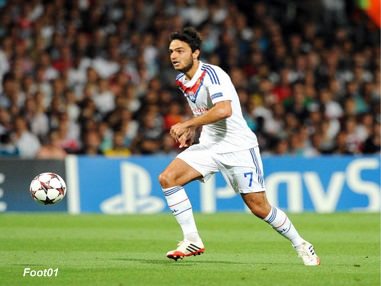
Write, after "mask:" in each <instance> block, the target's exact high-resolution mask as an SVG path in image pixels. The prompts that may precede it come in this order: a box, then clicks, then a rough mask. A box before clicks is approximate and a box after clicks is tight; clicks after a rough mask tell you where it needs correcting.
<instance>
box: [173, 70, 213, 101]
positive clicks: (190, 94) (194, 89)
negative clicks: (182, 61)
mask: <svg viewBox="0 0 381 286" xmlns="http://www.w3.org/2000/svg"><path fill="white" fill-rule="evenodd" d="M205 74H206V71H203V72H202V74H201V75H200V77H199V78H198V79H197V81H196V82H195V84H194V85H193V86H190V87H187V86H185V84H183V83H182V81H180V80H179V79H178V80H176V85H177V86H178V87H179V88H180V90H181V91H182V92H183V94H184V96H186V97H187V98H188V99H189V100H190V101H192V102H193V103H195V102H196V100H197V95H198V92H199V91H200V88H201V86H202V83H203V81H204V77H205Z"/></svg>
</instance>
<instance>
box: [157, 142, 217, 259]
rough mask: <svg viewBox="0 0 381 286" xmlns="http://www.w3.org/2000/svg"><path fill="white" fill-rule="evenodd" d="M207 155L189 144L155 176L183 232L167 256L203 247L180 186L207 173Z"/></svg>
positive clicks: (193, 251)
mask: <svg viewBox="0 0 381 286" xmlns="http://www.w3.org/2000/svg"><path fill="white" fill-rule="evenodd" d="M208 157H209V156H207V155H206V154H205V151H204V150H202V149H200V148H198V147H196V146H191V147H190V148H188V150H186V151H184V152H182V153H181V154H180V155H178V158H176V159H175V160H173V161H172V162H171V163H170V164H169V166H168V167H167V168H166V169H165V170H164V171H163V172H162V173H161V174H160V176H159V182H160V184H161V186H162V189H163V192H164V196H165V198H166V200H167V203H168V206H169V208H170V209H171V211H172V214H173V215H174V216H175V218H176V220H177V222H178V223H179V225H180V227H181V229H182V231H183V235H184V239H183V241H182V242H180V244H179V245H178V247H177V249H175V250H172V251H169V252H168V253H167V257H168V258H172V259H175V260H177V259H178V258H183V257H184V256H190V255H196V254H201V253H203V252H204V250H205V249H204V244H203V242H202V240H201V238H200V236H199V233H198V230H197V227H196V223H195V220H194V217H193V212H192V205H191V203H190V201H189V199H188V196H187V194H186V192H185V189H184V187H183V186H184V185H185V184H187V183H188V182H191V181H193V180H195V179H199V178H202V177H204V176H207V175H208V173H210V171H211V170H212V169H211V168H210V163H213V162H212V161H211V160H210V158H209V159H208Z"/></svg>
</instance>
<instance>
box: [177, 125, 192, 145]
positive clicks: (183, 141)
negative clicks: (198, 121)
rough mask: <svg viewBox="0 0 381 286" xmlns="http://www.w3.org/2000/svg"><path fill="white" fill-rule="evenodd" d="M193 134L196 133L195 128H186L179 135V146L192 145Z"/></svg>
mask: <svg viewBox="0 0 381 286" xmlns="http://www.w3.org/2000/svg"><path fill="white" fill-rule="evenodd" d="M195 134H196V132H195V130H193V129H192V128H188V130H187V131H186V132H184V134H183V135H181V136H180V138H179V140H178V142H179V148H185V147H189V146H190V145H192V144H193V141H194V136H195Z"/></svg>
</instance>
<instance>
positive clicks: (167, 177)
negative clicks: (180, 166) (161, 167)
mask: <svg viewBox="0 0 381 286" xmlns="http://www.w3.org/2000/svg"><path fill="white" fill-rule="evenodd" d="M174 181H175V180H174V176H173V175H171V173H170V172H167V171H164V172H163V173H161V174H160V175H159V183H160V185H161V187H162V188H164V189H166V188H170V187H173V186H174Z"/></svg>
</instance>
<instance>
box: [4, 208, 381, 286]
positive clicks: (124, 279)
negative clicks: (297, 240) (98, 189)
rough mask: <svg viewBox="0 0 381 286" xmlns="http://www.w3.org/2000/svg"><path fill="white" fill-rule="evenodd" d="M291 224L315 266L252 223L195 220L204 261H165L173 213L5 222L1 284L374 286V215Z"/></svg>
mask: <svg viewBox="0 0 381 286" xmlns="http://www.w3.org/2000/svg"><path fill="white" fill-rule="evenodd" d="M290 218H291V219H292V220H293V222H294V224H295V226H296V227H297V228H298V230H299V232H300V233H301V234H302V235H303V236H304V237H305V239H307V240H310V241H311V242H312V243H313V244H314V246H315V249H316V251H317V253H318V255H319V256H320V257H321V261H322V265H321V266H319V267H306V266H304V265H303V264H302V262H301V260H300V259H299V258H298V257H297V256H296V253H295V251H294V250H293V249H292V247H291V246H290V243H289V242H288V241H287V240H285V239H284V238H282V237H281V236H280V235H279V234H277V233H276V232H275V231H273V230H272V229H271V228H270V227H269V226H268V225H267V224H265V223H264V222H262V221H261V220H259V219H256V218H255V217H254V216H251V215H249V214H238V213H223V214H213V215H201V214H199V215H196V219H197V222H198V227H199V230H200V232H201V234H202V237H203V239H204V243H205V247H206V252H205V254H203V255H201V256H196V257H189V258H186V259H184V260H182V261H177V262H175V261H172V260H168V259H167V258H166V257H165V253H166V252H167V251H168V250H170V249H172V248H174V247H175V246H176V243H177V240H180V239H181V235H180V229H179V228H178V226H177V223H176V222H175V219H174V218H173V217H172V216H171V215H170V214H160V215H124V216H106V215H79V216H70V215H64V214H59V215H57V214H48V215H46V214H1V215H0V285H92V286H95V285H145V286H146V285H149V286H150V285H166V286H167V285H208V286H210V285H218V286H224V285H234V286H235V285H261V286H266V285H282V286H286V285H292V286H294V285H313V286H316V285H324V286H327V285H335V286H338V285H345V286H350V285H361V286H362V285H364V286H365V285H366V286H373V285H374V286H378V285H380V214H364V213H337V214H324V215H322V214H310V213H308V214H298V215H290ZM26 267H29V268H30V269H31V270H44V269H49V268H53V269H58V270H57V276H56V277H55V274H53V276H52V277H30V276H29V275H27V276H25V277H23V273H24V268H26Z"/></svg>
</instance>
